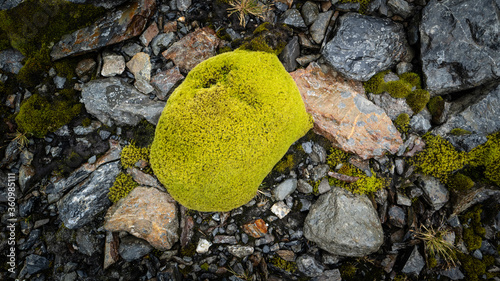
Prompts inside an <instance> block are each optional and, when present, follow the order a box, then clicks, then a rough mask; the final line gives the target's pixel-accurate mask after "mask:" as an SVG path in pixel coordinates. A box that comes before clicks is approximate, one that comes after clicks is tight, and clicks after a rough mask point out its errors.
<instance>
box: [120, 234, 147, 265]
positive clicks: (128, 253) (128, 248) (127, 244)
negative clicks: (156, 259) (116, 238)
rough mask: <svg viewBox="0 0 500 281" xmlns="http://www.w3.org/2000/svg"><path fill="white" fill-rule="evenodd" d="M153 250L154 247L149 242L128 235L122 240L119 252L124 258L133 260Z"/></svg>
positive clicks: (129, 260)
mask: <svg viewBox="0 0 500 281" xmlns="http://www.w3.org/2000/svg"><path fill="white" fill-rule="evenodd" d="M151 250H153V247H151V246H150V245H149V244H148V242H146V241H144V240H142V239H139V238H135V237H133V236H126V237H124V238H122V239H121V241H120V247H119V248H118V253H119V254H120V256H121V257H122V259H124V260H125V261H128V262H131V261H134V260H138V259H140V258H142V257H143V256H145V255H147V254H149V252H151Z"/></svg>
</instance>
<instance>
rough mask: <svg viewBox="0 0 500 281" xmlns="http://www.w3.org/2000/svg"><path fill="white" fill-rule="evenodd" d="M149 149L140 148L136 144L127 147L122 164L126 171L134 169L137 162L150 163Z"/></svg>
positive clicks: (123, 153)
mask: <svg viewBox="0 0 500 281" xmlns="http://www.w3.org/2000/svg"><path fill="white" fill-rule="evenodd" d="M149 153H150V149H149V147H138V146H136V144H135V142H133V143H131V144H129V145H127V146H125V147H124V148H123V149H122V153H121V156H120V157H121V158H120V160H121V164H122V167H123V168H124V169H127V168H130V167H134V166H135V164H136V163H137V161H139V160H144V161H146V162H149Z"/></svg>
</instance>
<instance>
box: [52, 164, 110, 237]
mask: <svg viewBox="0 0 500 281" xmlns="http://www.w3.org/2000/svg"><path fill="white" fill-rule="evenodd" d="M119 172H120V166H119V164H118V162H111V163H108V164H104V165H102V166H100V167H99V168H97V169H96V170H95V171H94V172H93V173H92V174H91V175H90V177H89V178H88V179H87V180H85V181H84V182H83V183H81V184H79V185H78V186H76V187H75V188H73V189H72V190H71V191H70V192H69V193H68V194H66V195H65V196H64V197H63V198H62V199H61V200H60V201H59V202H58V204H57V207H58V209H59V218H60V219H61V220H62V221H63V222H64V225H65V226H66V227H67V228H69V229H77V228H80V227H82V226H84V225H85V224H87V223H89V222H91V221H92V220H93V219H94V216H95V215H97V214H99V213H101V212H102V211H104V210H106V209H107V208H108V207H109V206H111V202H110V201H109V199H108V192H109V188H110V187H111V186H112V185H113V182H114V181H115V178H116V176H117V175H118V173H119Z"/></svg>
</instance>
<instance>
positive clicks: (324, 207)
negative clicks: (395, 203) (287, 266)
mask: <svg viewBox="0 0 500 281" xmlns="http://www.w3.org/2000/svg"><path fill="white" fill-rule="evenodd" d="M304 236H305V237H306V238H307V239H308V240H310V241H313V242H315V243H316V244H317V245H318V247H320V248H321V249H324V250H326V251H328V252H330V253H332V254H334V255H342V256H351V257H362V256H365V255H368V254H371V253H373V252H375V251H377V250H378V249H379V248H380V246H381V245H382V243H383V242H384V233H383V231H382V225H381V224H380V220H379V218H378V215H377V212H376V210H375V209H374V208H373V205H372V203H371V201H370V199H368V197H366V196H365V195H362V196H361V195H354V194H352V193H350V192H348V191H347V190H345V189H342V188H339V187H333V188H332V191H330V192H328V193H326V194H324V195H321V196H320V197H319V199H318V200H317V201H316V203H314V205H313V206H312V207H311V210H310V211H309V214H308V215H307V218H306V220H305V222H304Z"/></svg>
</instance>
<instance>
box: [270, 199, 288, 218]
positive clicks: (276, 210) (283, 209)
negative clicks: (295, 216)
mask: <svg viewBox="0 0 500 281" xmlns="http://www.w3.org/2000/svg"><path fill="white" fill-rule="evenodd" d="M291 210H292V209H291V208H290V207H288V206H287V205H286V204H285V203H284V202H283V201H279V202H278V203H276V204H274V205H273V206H272V207H271V212H273V214H275V215H276V216H277V217H278V218H280V219H282V218H284V217H286V215H288V213H290V211H291Z"/></svg>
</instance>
